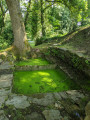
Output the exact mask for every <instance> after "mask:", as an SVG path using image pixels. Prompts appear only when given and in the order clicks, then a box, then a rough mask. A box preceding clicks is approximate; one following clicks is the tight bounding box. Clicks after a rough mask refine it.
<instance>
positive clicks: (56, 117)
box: [43, 109, 62, 120]
mask: <svg viewBox="0 0 90 120" xmlns="http://www.w3.org/2000/svg"><path fill="white" fill-rule="evenodd" d="M43 114H44V116H45V118H46V120H62V116H61V115H60V112H59V110H54V109H51V110H44V111H43Z"/></svg>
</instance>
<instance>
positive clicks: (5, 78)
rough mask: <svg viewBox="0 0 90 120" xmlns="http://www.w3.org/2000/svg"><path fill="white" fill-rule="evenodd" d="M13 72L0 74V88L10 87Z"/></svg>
mask: <svg viewBox="0 0 90 120" xmlns="http://www.w3.org/2000/svg"><path fill="white" fill-rule="evenodd" d="M12 79H13V74H4V75H1V76H0V88H5V87H11V84H12Z"/></svg>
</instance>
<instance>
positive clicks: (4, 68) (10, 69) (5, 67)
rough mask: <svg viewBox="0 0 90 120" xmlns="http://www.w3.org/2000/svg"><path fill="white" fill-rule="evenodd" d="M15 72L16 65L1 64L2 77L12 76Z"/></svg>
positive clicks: (0, 72)
mask: <svg viewBox="0 0 90 120" xmlns="http://www.w3.org/2000/svg"><path fill="white" fill-rule="evenodd" d="M13 70H14V65H12V64H10V63H9V62H3V63H1V64H0V75H2V74H10V73H12V72H13Z"/></svg>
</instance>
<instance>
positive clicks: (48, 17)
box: [0, 0, 90, 53]
mask: <svg viewBox="0 0 90 120" xmlns="http://www.w3.org/2000/svg"><path fill="white" fill-rule="evenodd" d="M6 1H7V5H8V8H9V7H11V8H9V10H10V9H11V10H10V11H11V12H10V14H12V12H13V13H14V14H13V15H14V16H13V18H12V15H10V16H11V19H10V16H9V12H8V8H7V5H6V2H5V0H1V1H0V49H3V48H5V47H7V46H8V45H11V44H12V43H13V41H14V45H16V46H17V48H18V49H20V53H21V51H23V50H24V48H25V47H26V46H25V41H26V34H27V38H28V40H38V39H39V38H41V39H42V38H47V37H49V38H50V37H54V36H63V35H65V34H67V33H69V32H72V31H73V30H75V29H76V28H78V27H79V26H83V25H87V24H89V16H90V15H89V13H90V12H89V11H90V10H88V8H89V5H90V4H88V3H89V0H88V2H87V0H69V1H67V0H20V6H19V3H18V4H17V3H15V2H16V1H17V0H6ZM11 1H12V2H11ZM9 4H10V5H9ZM11 4H12V5H11ZM13 5H14V6H13ZM15 5H16V6H15ZM16 7H17V11H15V9H16ZM21 14H22V15H21ZM16 19H18V20H16ZM11 21H12V24H14V26H13V27H11ZM24 25H25V28H24ZM12 28H13V31H14V38H13V33H12ZM19 28H20V29H19ZM18 30H21V32H20V31H19V32H17V31H18ZM25 30H26V33H25ZM17 36H18V38H17ZM25 49H26V48H25Z"/></svg>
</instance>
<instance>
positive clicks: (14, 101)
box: [5, 95, 30, 109]
mask: <svg viewBox="0 0 90 120" xmlns="http://www.w3.org/2000/svg"><path fill="white" fill-rule="evenodd" d="M5 104H6V105H7V106H8V105H13V106H14V107H15V108H19V109H25V108H27V107H29V106H30V103H29V102H28V101H27V97H26V96H17V95H12V96H11V97H10V98H9V99H8V100H7V101H6V102H5Z"/></svg>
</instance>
